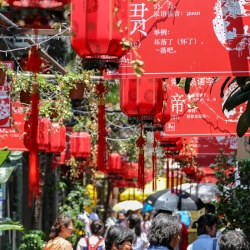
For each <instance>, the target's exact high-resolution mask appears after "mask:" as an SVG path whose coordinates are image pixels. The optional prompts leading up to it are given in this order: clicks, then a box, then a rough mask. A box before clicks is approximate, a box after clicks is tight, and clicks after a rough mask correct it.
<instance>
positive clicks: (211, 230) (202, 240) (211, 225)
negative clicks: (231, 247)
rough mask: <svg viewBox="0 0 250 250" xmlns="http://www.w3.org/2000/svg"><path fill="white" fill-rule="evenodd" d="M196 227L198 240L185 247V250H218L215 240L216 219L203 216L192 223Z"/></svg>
mask: <svg viewBox="0 0 250 250" xmlns="http://www.w3.org/2000/svg"><path fill="white" fill-rule="evenodd" d="M196 224H197V225H198V227H197V234H198V238H197V240H195V241H194V242H193V243H192V244H190V245H189V246H188V247H187V250H219V245H218V241H217V239H216V238H215V237H216V232H217V224H218V219H217V218H216V216H214V215H210V214H204V215H202V216H201V217H200V218H199V219H198V220H197V221H195V222H194V223H193V226H192V227H193V228H195V227H194V226H195V225H196Z"/></svg>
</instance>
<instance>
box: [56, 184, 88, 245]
mask: <svg viewBox="0 0 250 250" xmlns="http://www.w3.org/2000/svg"><path fill="white" fill-rule="evenodd" d="M90 206H91V199H90V197H89V193H88V191H87V189H86V188H85V187H84V186H82V185H81V184H80V183H79V182H76V183H75V184H74V187H73V189H72V191H71V192H70V193H69V194H68V196H66V197H65V198H64V199H63V201H62V204H60V207H59V212H60V214H65V215H68V216H70V217H71V218H73V219H74V228H75V230H74V232H73V235H72V236H71V237H70V239H69V240H70V241H71V242H72V244H73V246H75V245H76V244H77V242H78V241H79V240H80V238H81V237H82V235H83V234H84V222H83V221H82V220H79V219H78V215H79V214H81V213H83V212H84V209H85V208H86V207H90Z"/></svg>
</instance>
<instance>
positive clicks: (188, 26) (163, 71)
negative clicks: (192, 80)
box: [106, 0, 250, 78]
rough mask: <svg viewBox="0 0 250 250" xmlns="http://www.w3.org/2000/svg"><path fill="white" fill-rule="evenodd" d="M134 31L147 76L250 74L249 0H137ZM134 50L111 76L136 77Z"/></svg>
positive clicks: (132, 6)
mask: <svg viewBox="0 0 250 250" xmlns="http://www.w3.org/2000/svg"><path fill="white" fill-rule="evenodd" d="M130 13H131V15H130V26H129V27H130V34H131V37H132V40H133V45H134V46H135V47H136V48H137V50H136V52H137V53H138V54H139V56H140V57H139V59H140V60H142V61H143V62H144V70H145V73H144V75H143V77H187V76H189V77H195V76H229V75H235V76H236V75H237V76H239V75H241V76H246V75H249V67H250V50H249V46H250V27H249V23H250V2H249V1H245V0H237V1H236V0H233V1H229V0H228V1H225V0H209V1H201V0H192V1H191V2H190V1H185V0H162V1H159V3H157V4H153V3H152V2H148V0H137V1H133V2H132V3H131V4H130ZM135 59H137V58H136V56H135V54H134V53H133V50H130V52H129V53H128V54H127V55H125V56H124V57H123V58H121V60H120V68H119V70H118V71H115V70H114V71H107V75H106V77H113V78H118V77H121V78H126V77H130V78H135V77H136V76H135V74H134V72H133V68H132V66H131V64H130V63H131V61H133V60H135Z"/></svg>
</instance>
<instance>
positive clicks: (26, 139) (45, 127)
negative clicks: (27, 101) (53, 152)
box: [23, 118, 51, 151]
mask: <svg viewBox="0 0 250 250" xmlns="http://www.w3.org/2000/svg"><path fill="white" fill-rule="evenodd" d="M50 127H51V122H50V120H49V119H45V118H42V119H39V120H38V126H37V138H36V143H37V146H38V150H39V151H46V149H47V147H48V145H49V132H48V131H49V129H50ZM30 128H31V127H30V120H27V121H25V123H24V132H25V133H24V136H23V143H24V146H25V147H26V148H27V149H28V150H31V148H32V146H31V136H30V133H31V131H30Z"/></svg>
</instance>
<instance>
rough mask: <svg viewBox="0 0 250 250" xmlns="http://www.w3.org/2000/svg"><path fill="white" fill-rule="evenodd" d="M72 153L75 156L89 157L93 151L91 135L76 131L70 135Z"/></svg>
mask: <svg viewBox="0 0 250 250" xmlns="http://www.w3.org/2000/svg"><path fill="white" fill-rule="evenodd" d="M70 153H71V154H72V155H73V156H74V157H75V158H84V159H86V158H88V157H89V156H90V153H91V136H90V134H88V133H86V132H74V133H72V134H71V135H70Z"/></svg>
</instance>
